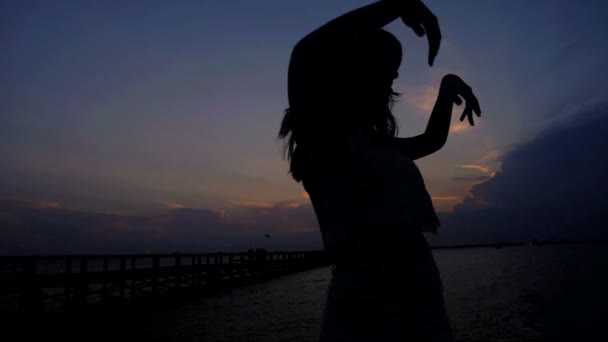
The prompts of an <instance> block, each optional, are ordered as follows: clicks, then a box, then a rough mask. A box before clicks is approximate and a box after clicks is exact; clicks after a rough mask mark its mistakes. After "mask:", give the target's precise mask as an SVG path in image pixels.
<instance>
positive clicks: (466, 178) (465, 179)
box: [452, 176, 488, 182]
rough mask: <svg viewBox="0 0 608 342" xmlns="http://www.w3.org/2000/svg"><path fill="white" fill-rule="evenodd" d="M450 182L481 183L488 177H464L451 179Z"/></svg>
mask: <svg viewBox="0 0 608 342" xmlns="http://www.w3.org/2000/svg"><path fill="white" fill-rule="evenodd" d="M452 180H455V181H466V182H470V181H474V182H482V181H486V180H488V176H465V177H452Z"/></svg>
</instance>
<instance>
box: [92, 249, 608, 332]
mask: <svg viewBox="0 0 608 342" xmlns="http://www.w3.org/2000/svg"><path fill="white" fill-rule="evenodd" d="M606 247H608V246H606V245H604V246H602V245H572V246H541V247H511V248H503V249H492V248H480V249H460V250H439V251H435V252H434V255H435V258H436V261H437V264H438V266H439V269H440V271H441V274H442V278H443V284H444V288H445V299H446V305H447V309H448V312H449V315H450V319H451V322H452V325H453V328H454V334H455V337H456V338H457V340H458V341H591V340H594V341H599V340H602V341H608V337H607V336H608V335H607V334H605V333H604V329H603V326H602V325H605V324H606V323H605V318H606V317H608V310H607V307H608V251H607V250H606ZM330 274H331V271H330V268H321V269H316V270H312V271H307V272H302V273H298V274H293V275H289V276H284V277H281V278H278V279H276V280H272V281H270V282H266V283H261V284H255V285H248V286H244V287H240V288H236V289H233V290H231V291H229V292H225V293H221V294H218V295H216V296H213V297H210V298H199V299H195V300H190V301H180V302H174V303H172V304H171V305H169V306H167V305H163V307H162V309H160V308H158V309H157V310H154V309H153V310H147V311H146V312H145V313H139V314H138V315H136V316H133V317H129V318H128V319H127V318H121V319H120V320H121V322H122V324H116V322H113V323H112V322H105V323H104V324H103V326H104V327H103V328H102V329H103V331H104V332H105V334H107V335H109V336H107V338H113V336H112V335H118V334H120V335H121V336H123V337H124V336H125V335H127V336H131V337H133V338H135V340H140V341H239V342H240V341H315V340H316V339H317V336H318V333H319V327H320V323H321V322H320V320H321V314H322V310H323V305H324V301H325V294H326V292H325V291H326V288H327V286H328V283H329V278H330ZM125 320H128V322H125ZM92 329H95V327H94V326H93V327H92Z"/></svg>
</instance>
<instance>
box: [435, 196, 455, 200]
mask: <svg viewBox="0 0 608 342" xmlns="http://www.w3.org/2000/svg"><path fill="white" fill-rule="evenodd" d="M431 198H432V199H433V201H459V200H461V199H462V198H461V197H458V196H432V197H431Z"/></svg>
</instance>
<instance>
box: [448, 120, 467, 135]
mask: <svg viewBox="0 0 608 342" xmlns="http://www.w3.org/2000/svg"><path fill="white" fill-rule="evenodd" d="M469 128H471V125H470V124H468V123H464V122H457V123H455V124H453V125H452V126H451V127H450V132H451V133H463V132H465V131H468V130H469Z"/></svg>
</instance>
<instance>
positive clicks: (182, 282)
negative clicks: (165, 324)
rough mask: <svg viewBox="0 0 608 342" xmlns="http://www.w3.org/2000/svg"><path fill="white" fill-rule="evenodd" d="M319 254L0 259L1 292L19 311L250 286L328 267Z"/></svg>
mask: <svg viewBox="0 0 608 342" xmlns="http://www.w3.org/2000/svg"><path fill="white" fill-rule="evenodd" d="M328 264H329V263H328V262H327V258H326V257H325V254H324V253H323V252H321V251H306V252H266V251H265V250H256V251H253V250H250V251H249V252H245V253H213V254H179V253H175V254H143V255H62V256H24V257H0V265H2V268H0V275H1V277H2V279H0V283H1V285H0V293H5V294H6V293H14V294H16V295H19V307H20V310H21V311H24V312H36V311H47V310H53V308H54V309H59V310H61V309H64V308H66V307H67V308H69V307H74V306H76V307H79V306H82V305H86V304H90V303H96V302H104V301H112V300H129V299H134V298H140V297H143V296H156V295H159V294H163V293H167V292H175V291H183V290H186V289H189V290H192V291H198V290H204V289H209V288H218V287H219V288H221V287H227V286H231V285H235V284H242V283H249V282H254V281H258V280H262V279H268V278H272V277H274V276H277V275H280V274H285V273H290V272H296V271H301V270H305V269H311V268H315V267H320V266H324V265H328Z"/></svg>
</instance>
